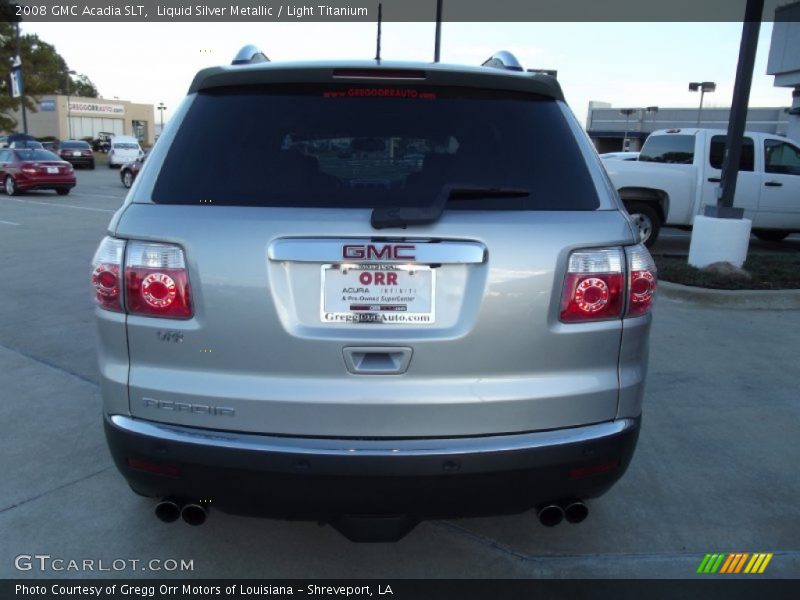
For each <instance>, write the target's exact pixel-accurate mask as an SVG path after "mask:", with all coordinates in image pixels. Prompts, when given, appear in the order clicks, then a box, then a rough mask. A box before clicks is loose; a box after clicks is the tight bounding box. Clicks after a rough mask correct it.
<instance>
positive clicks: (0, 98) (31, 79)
mask: <svg viewBox="0 0 800 600" xmlns="http://www.w3.org/2000/svg"><path fill="white" fill-rule="evenodd" d="M14 12H15V11H14V8H13V5H12V4H11V3H10V2H8V0H0V19H2V20H0V76H1V77H2V82H0V129H4V130H6V131H11V130H12V129H14V128H15V127H16V126H17V123H16V121H15V119H14V118H13V117H12V116H11V115H10V114H9V111H10V110H16V109H19V107H20V104H21V100H22V99H21V98H10V97H9V86H10V82H9V77H10V74H11V64H12V61H13V60H14V57H15V56H16V54H17V42H16V24H15V23H14V22H13V19H15V18H16V17H15V15H14ZM19 46H20V55H21V57H22V69H23V78H24V86H25V106H26V107H27V109H28V110H30V111H33V112H36V110H37V103H38V100H37V98H38V96H41V95H44V94H67V92H69V93H70V94H72V95H73V96H85V97H89V98H96V97H97V95H98V94H97V88H96V87H95V86H94V84H93V83H92V82H91V80H90V79H89V78H88V77H87V76H86V75H81V74H77V75H75V76H72V75H70V74H69V70H70V69H69V67H68V66H67V63H66V61H65V60H64V59H63V58H62V57H61V55H60V54H59V53H58V52H57V51H56V49H55V48H54V47H53V46H52V45H51V44H48V43H47V42H45V41H43V40H41V39H40V38H39V36H38V35H33V34H26V35H20V40H19ZM67 81H69V89H68V87H67Z"/></svg>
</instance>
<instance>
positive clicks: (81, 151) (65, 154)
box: [58, 140, 95, 169]
mask: <svg viewBox="0 0 800 600" xmlns="http://www.w3.org/2000/svg"><path fill="white" fill-rule="evenodd" d="M58 155H59V156H60V157H61V158H62V159H63V160H66V161H67V162H69V163H70V164H72V165H73V166H75V167H86V168H88V169H94V166H95V162H94V153H93V152H92V147H91V146H90V145H89V143H88V142H85V141H83V140H64V141H63V142H61V149H60V150H59V151H58Z"/></svg>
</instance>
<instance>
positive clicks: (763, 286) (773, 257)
mask: <svg viewBox="0 0 800 600" xmlns="http://www.w3.org/2000/svg"><path fill="white" fill-rule="evenodd" d="M653 258H654V259H655V261H656V265H657V266H658V278H659V279H661V280H663V281H671V282H673V283H680V284H682V285H691V286H695V287H704V288H712V289H717V290H787V289H797V288H800V253H796V252H793V253H786V254H751V255H750V256H749V257H748V259H747V262H745V263H744V266H743V268H744V270H745V271H747V272H748V273H750V275H751V278H750V279H741V278H738V277H732V276H729V275H721V274H718V273H708V272H705V271H702V270H700V269H697V268H695V267H692V266H690V265H689V264H688V262H687V260H686V256H669V255H656V256H653Z"/></svg>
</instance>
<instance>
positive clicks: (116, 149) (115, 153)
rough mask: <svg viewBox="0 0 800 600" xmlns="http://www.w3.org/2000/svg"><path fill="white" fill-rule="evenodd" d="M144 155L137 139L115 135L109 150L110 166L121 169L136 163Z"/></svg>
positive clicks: (130, 136)
mask: <svg viewBox="0 0 800 600" xmlns="http://www.w3.org/2000/svg"><path fill="white" fill-rule="evenodd" d="M142 154H144V152H143V151H142V147H141V146H140V145H139V140H138V139H137V138H135V137H134V136H132V135H115V136H114V137H112V138H111V147H110V148H109V149H108V166H109V168H113V167H121V166H122V165H124V164H126V163H129V162H133V161H135V160H136V159H137V158H139V157H140V156H141V155H142Z"/></svg>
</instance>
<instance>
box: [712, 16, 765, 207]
mask: <svg viewBox="0 0 800 600" xmlns="http://www.w3.org/2000/svg"><path fill="white" fill-rule="evenodd" d="M763 11H764V0H747V7H746V8H745V11H744V23H743V25H742V41H741V44H740V46H739V64H738V65H737V66H736V83H735V84H734V86H733V104H732V105H731V117H730V120H729V121H728V135H727V136H726V139H725V158H724V159H723V161H722V176H721V178H722V182H721V183H720V192H719V199H718V200H717V205H716V206H707V207H706V216H708V217H718V218H728V219H741V218H742V216H743V215H744V210H743V209H741V208H733V197H734V194H736V179H737V176H738V175H739V159H740V158H741V156H742V138H743V136H744V127H745V123H746V122H747V104H748V102H749V101H750V86H751V84H752V82H753V68H754V66H755V63H756V50H757V49H758V31H759V29H760V28H761V13H762V12H763Z"/></svg>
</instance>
